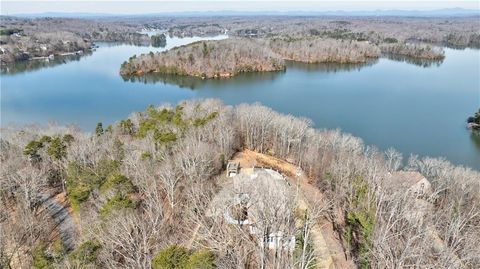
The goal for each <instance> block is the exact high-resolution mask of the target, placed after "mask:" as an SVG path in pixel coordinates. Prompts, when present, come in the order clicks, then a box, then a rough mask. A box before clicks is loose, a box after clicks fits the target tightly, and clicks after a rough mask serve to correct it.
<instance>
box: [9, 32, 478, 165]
mask: <svg viewBox="0 0 480 269" xmlns="http://www.w3.org/2000/svg"><path fill="white" fill-rule="evenodd" d="M221 38H226V36H218V37H215V39H221ZM201 39H202V38H184V39H180V38H167V47H166V48H163V49H169V48H171V47H173V46H178V45H183V44H187V43H190V42H194V41H197V40H201ZM209 39H212V38H209ZM98 45H99V46H100V47H99V48H98V49H97V50H96V51H94V52H93V53H89V54H88V55H85V56H82V57H79V56H74V57H70V58H61V59H55V60H54V61H52V62H48V63H47V62H35V63H33V62H28V63H20V64H17V65H16V66H14V67H9V70H8V71H6V70H3V73H2V75H1V125H2V126H6V125H8V124H10V123H15V124H28V123H40V124H44V123H46V122H48V121H52V120H53V121H56V122H59V123H75V124H78V125H79V126H80V127H82V128H83V129H85V130H88V131H92V130H93V129H94V128H95V125H96V123H97V122H100V121H101V122H103V123H104V125H107V124H110V123H114V122H116V121H118V120H120V119H123V118H126V117H127V116H128V115H129V114H130V113H132V112H134V111H142V110H144V109H145V107H146V106H147V105H148V104H160V103H163V102H169V103H177V102H178V101H180V100H184V99H189V98H220V99H222V100H223V101H224V102H225V103H226V104H239V103H244V102H247V103H254V102H260V103H262V104H264V105H266V106H269V107H272V108H273V109H275V110H277V111H279V112H282V113H290V114H293V115H295V116H303V117H308V118H310V119H312V120H313V122H314V124H315V127H317V128H339V129H341V130H342V131H344V132H348V133H351V134H353V135H355V136H358V137H361V138H362V139H363V140H364V141H365V143H366V144H368V145H375V146H377V147H378V148H380V149H382V150H385V149H388V148H389V147H393V148H396V149H397V150H399V151H400V152H402V153H403V154H404V155H405V157H406V158H408V156H409V155H410V154H418V155H420V156H433V157H440V156H443V157H445V158H446V159H448V160H449V161H451V162H453V163H455V164H463V165H466V166H470V167H473V168H476V169H480V136H479V135H473V134H471V133H470V132H469V131H468V130H467V129H466V119H467V117H468V116H469V115H471V114H473V113H474V112H475V111H477V110H478V108H479V106H480V79H479V78H480V51H479V50H471V49H466V50H453V49H445V53H446V58H445V60H444V61H443V62H426V61H413V60H411V59H401V58H390V59H387V58H381V59H379V60H376V61H372V62H370V63H368V64H363V65H338V64H301V63H294V62H289V63H288V64H287V71H285V72H274V73H260V74H242V75H239V76H237V77H234V78H232V79H228V80H201V79H195V78H189V77H174V76H159V75H147V76H145V77H142V78H132V79H124V78H122V77H121V76H120V75H119V74H118V71H119V68H120V64H121V63H122V62H123V61H125V60H126V59H128V57H130V56H132V55H133V54H141V53H147V52H149V51H160V50H163V49H162V48H153V47H139V46H134V45H125V44H108V43H99V44H98Z"/></svg>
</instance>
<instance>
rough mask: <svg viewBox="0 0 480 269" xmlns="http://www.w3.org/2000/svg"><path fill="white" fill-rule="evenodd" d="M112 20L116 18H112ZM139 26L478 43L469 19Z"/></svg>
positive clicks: (216, 20)
mask: <svg viewBox="0 0 480 269" xmlns="http://www.w3.org/2000/svg"><path fill="white" fill-rule="evenodd" d="M117 21H118V20H117ZM129 23H131V24H136V25H139V26H141V27H146V28H153V29H155V28H156V29H169V30H168V33H169V34H170V35H171V36H177V37H186V36H212V35H219V34H225V33H226V34H228V35H229V36H236V37H251V38H271V37H281V36H286V35H288V36H292V37H305V36H317V37H323V38H334V39H348V40H357V41H369V42H370V43H373V44H380V43H382V42H399V43H408V42H425V43H429V44H435V45H438V46H448V47H453V48H467V47H470V48H479V47H480V32H479V29H480V20H479V17H478V16H471V17H428V18H421V17H392V16H380V17H349V16H335V17H329V16H280V15H279V16H243V17H242V16H233V17H229V16H224V17H194V18H188V17H178V18H152V17H146V18H136V19H132V20H130V21H129Z"/></svg>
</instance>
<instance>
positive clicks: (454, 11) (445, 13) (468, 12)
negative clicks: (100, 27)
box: [9, 8, 480, 18]
mask: <svg viewBox="0 0 480 269" xmlns="http://www.w3.org/2000/svg"><path fill="white" fill-rule="evenodd" d="M9 15H11V16H16V17H27V18H36V17H62V18H104V17H151V16H156V17H158V16H161V17H214V16H361V17H367V16H368V17H371V16H398V17H470V16H480V10H475V9H463V8H448V9H436V10H365V11H345V10H331V11H258V12H257V11H232V10H223V11H199V12H196V11H195V12H161V13H145V14H121V13H74V12H73V13H64V12H46V13H30V14H28V13H25V14H9Z"/></svg>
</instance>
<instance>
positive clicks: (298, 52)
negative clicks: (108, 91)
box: [120, 36, 444, 78]
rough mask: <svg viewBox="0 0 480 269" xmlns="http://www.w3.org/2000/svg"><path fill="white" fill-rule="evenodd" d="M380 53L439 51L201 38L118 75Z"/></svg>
mask: <svg viewBox="0 0 480 269" xmlns="http://www.w3.org/2000/svg"><path fill="white" fill-rule="evenodd" d="M382 53H388V54H393V55H402V56H408V57H413V58H420V59H428V60H439V59H443V58H444V53H443V49H441V48H438V47H432V46H430V45H426V44H406V43H403V44H400V43H395V44H391V43H388V44H383V43H382V44H381V45H377V44H373V43H370V42H369V41H358V40H351V39H334V38H323V37H291V36H286V37H276V38H270V39H269V38H266V39H262V38H258V39H256V38H255V39H254V38H229V39H226V40H219V41H218V40H217V41H201V42H197V43H194V44H190V45H186V46H181V47H178V48H174V49H172V50H169V51H166V52H161V53H153V52H151V53H149V54H142V55H140V56H138V57H137V56H136V55H134V56H132V57H130V58H129V59H128V61H125V62H124V63H123V64H122V65H121V67H120V74H121V75H122V76H127V77H128V76H131V75H143V74H145V73H152V72H154V73H162V74H174V75H190V76H196V77H202V78H228V77H232V76H234V75H236V74H239V73H243V72H264V71H279V70H284V69H285V65H284V63H283V61H284V60H293V61H299V62H305V63H365V62H367V61H368V60H369V59H372V58H378V57H380V56H381V54H382Z"/></svg>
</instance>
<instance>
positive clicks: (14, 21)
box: [0, 16, 151, 64]
mask: <svg viewBox="0 0 480 269" xmlns="http://www.w3.org/2000/svg"><path fill="white" fill-rule="evenodd" d="M96 41H107V42H126V43H133V44H139V45H149V44H150V42H151V40H150V38H149V37H148V36H147V35H146V34H141V33H138V32H137V29H136V28H135V27H131V26H127V25H125V24H113V23H108V22H100V21H94V20H85V19H63V18H38V19H23V18H16V17H6V16H2V17H1V23H0V62H1V63H2V64H6V63H13V62H17V61H22V60H28V59H34V58H41V57H49V56H51V55H54V56H55V55H62V54H72V53H78V52H81V53H84V52H87V51H88V50H90V49H91V48H92V47H93V44H94V42H96Z"/></svg>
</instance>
